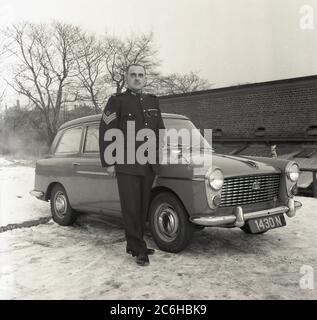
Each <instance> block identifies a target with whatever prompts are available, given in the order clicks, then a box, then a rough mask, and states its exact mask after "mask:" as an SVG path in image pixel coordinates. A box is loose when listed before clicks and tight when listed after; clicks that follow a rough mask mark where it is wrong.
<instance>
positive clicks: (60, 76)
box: [5, 22, 80, 144]
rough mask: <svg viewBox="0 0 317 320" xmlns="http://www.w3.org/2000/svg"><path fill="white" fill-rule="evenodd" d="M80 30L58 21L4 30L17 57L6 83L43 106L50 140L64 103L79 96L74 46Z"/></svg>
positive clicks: (48, 139) (13, 53)
mask: <svg viewBox="0 0 317 320" xmlns="http://www.w3.org/2000/svg"><path fill="white" fill-rule="evenodd" d="M79 31H80V30H79V29H78V27H74V26H72V25H69V24H65V23H59V22H55V23H52V24H50V25H44V24H32V23H26V22H25V23H20V24H15V25H12V26H11V27H8V28H7V29H6V30H5V35H6V36H7V38H8V39H11V41H12V43H11V45H10V46H8V47H7V51H8V52H9V53H11V54H12V55H13V56H14V57H15V58H16V63H15V64H14V65H13V70H12V72H13V76H12V79H11V80H9V81H8V80H7V83H8V85H10V86H11V87H12V88H13V89H14V90H15V91H16V92H17V93H18V94H20V95H23V96H25V97H27V98H28V99H29V100H30V101H32V103H33V104H34V106H35V107H36V108H38V109H39V110H40V112H41V114H42V115H43V118H44V119H45V124H46V130H47V142H48V144H50V143H51V142H52V140H53V138H54V136H55V134H56V132H57V129H58V126H59V116H60V111H61V106H62V105H63V104H64V103H67V102H69V101H74V100H76V98H77V90H78V87H77V86H76V85H74V79H75V77H76V76H77V73H76V72H77V70H76V68H75V65H74V64H75V62H74V58H73V55H72V50H71V48H72V47H73V46H74V45H75V44H76V42H77V41H78V36H77V35H78V34H79ZM68 97H71V98H70V99H69V98H68Z"/></svg>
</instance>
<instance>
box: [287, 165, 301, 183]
mask: <svg viewBox="0 0 317 320" xmlns="http://www.w3.org/2000/svg"><path fill="white" fill-rule="evenodd" d="M299 171H300V170H299V166H298V164H297V163H293V164H292V165H291V166H289V167H288V168H287V169H286V174H287V177H288V179H290V180H291V181H292V182H296V181H297V180H298V177H299Z"/></svg>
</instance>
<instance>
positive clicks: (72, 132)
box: [55, 127, 82, 154]
mask: <svg viewBox="0 0 317 320" xmlns="http://www.w3.org/2000/svg"><path fill="white" fill-rule="evenodd" d="M81 133H82V127H76V128H71V129H68V130H66V131H65V132H64V134H63V135H62V137H61V139H60V140H59V143H58V146H57V148H56V151H55V153H56V154H60V153H78V152H79V148H80V140H81Z"/></svg>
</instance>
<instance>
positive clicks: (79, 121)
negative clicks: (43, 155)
mask: <svg viewBox="0 0 317 320" xmlns="http://www.w3.org/2000/svg"><path fill="white" fill-rule="evenodd" d="M101 115H102V114H101V113H99V114H94V115H92V116H86V117H81V118H77V119H74V120H70V121H67V122H65V123H63V124H62V125H61V126H60V127H59V128H58V130H61V129H65V128H67V127H71V126H74V125H78V124H83V123H87V122H94V121H100V120H101ZM162 118H164V119H166V118H167V119H185V120H189V118H188V117H186V116H183V115H181V114H177V113H166V112H162Z"/></svg>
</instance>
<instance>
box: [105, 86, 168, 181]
mask: <svg viewBox="0 0 317 320" xmlns="http://www.w3.org/2000/svg"><path fill="white" fill-rule="evenodd" d="M128 121H134V123H135V134H137V132H138V130H140V129H143V128H148V129H152V130H153V131H154V132H155V134H156V162H157V163H158V161H159V157H158V154H159V149H160V143H159V131H158V130H159V129H165V126H164V123H163V119H162V115H161V111H160V108H159V101H158V98H157V96H155V95H152V94H143V93H140V94H139V93H135V92H133V91H132V90H130V89H127V90H126V91H125V92H123V93H120V94H115V95H112V96H111V97H110V98H109V100H108V102H107V105H106V106H105V108H104V111H103V113H102V117H101V121H100V126H99V150H100V160H101V165H102V167H107V166H112V165H114V164H115V169H116V172H117V173H118V172H121V173H126V174H133V175H144V174H145V166H146V165H149V164H140V163H138V162H137V161H135V163H134V164H130V163H128V162H127V122H128ZM111 128H117V129H120V130H121V131H122V132H123V135H124V162H123V163H122V164H120V163H107V162H106V159H105V157H104V151H105V149H106V148H107V146H108V145H109V144H111V143H113V142H112V141H104V135H105V132H106V131H107V130H108V129H111ZM133 139H134V141H135V140H136V139H135V137H133ZM144 141H146V139H145V140H144ZM144 141H135V150H134V153H135V154H136V153H137V149H138V147H139V146H140V145H141V144H143V143H144ZM152 167H153V169H154V171H156V168H157V166H156V165H152Z"/></svg>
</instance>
